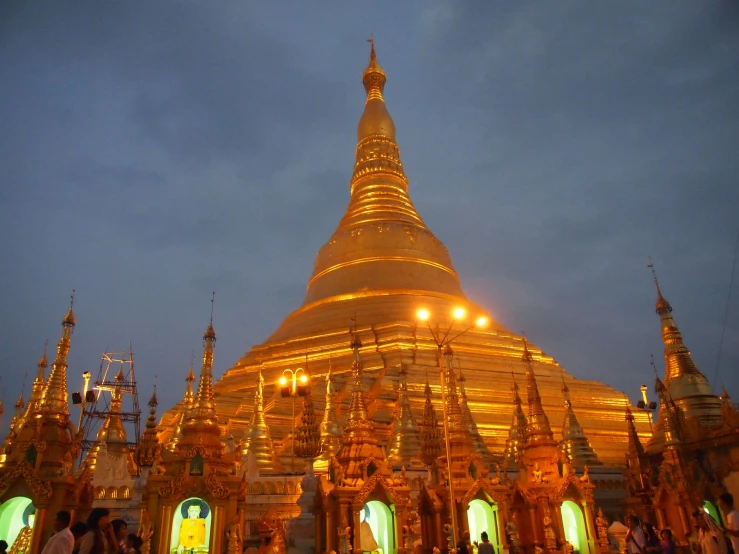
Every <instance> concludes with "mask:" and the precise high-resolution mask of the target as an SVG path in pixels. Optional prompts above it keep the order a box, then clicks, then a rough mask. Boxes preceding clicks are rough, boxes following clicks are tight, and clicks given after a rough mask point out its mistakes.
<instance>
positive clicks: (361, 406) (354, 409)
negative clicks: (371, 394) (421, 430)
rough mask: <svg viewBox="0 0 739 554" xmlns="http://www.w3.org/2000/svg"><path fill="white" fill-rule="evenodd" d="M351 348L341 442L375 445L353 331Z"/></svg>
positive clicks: (355, 337) (356, 338)
mask: <svg viewBox="0 0 739 554" xmlns="http://www.w3.org/2000/svg"><path fill="white" fill-rule="evenodd" d="M351 347H352V350H353V351H354V361H353V362H352V388H351V400H350V402H349V410H348V411H347V414H346V423H345V424H344V440H343V442H344V444H346V443H347V440H350V441H356V440H358V439H360V438H361V439H362V440H364V441H369V442H370V443H372V444H377V438H376V437H375V428H374V426H373V425H372V420H371V419H370V417H369V412H368V411H367V403H366V402H365V399H364V387H363V371H362V362H361V360H360V359H359V349H360V348H361V347H362V341H361V340H359V335H357V333H356V331H355V330H352V342H351Z"/></svg>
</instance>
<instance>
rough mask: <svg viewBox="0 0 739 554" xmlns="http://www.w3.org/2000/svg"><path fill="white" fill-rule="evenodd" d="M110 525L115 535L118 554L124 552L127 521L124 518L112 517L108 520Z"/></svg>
mask: <svg viewBox="0 0 739 554" xmlns="http://www.w3.org/2000/svg"><path fill="white" fill-rule="evenodd" d="M110 525H111V527H113V534H114V535H115V543H116V545H117V546H118V552H119V554H125V552H126V536H127V535H128V523H126V520H125V519H114V520H113V521H111V522H110Z"/></svg>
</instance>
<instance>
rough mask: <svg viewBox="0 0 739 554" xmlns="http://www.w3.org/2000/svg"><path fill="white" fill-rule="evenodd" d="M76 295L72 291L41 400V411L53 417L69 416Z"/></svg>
mask: <svg viewBox="0 0 739 554" xmlns="http://www.w3.org/2000/svg"><path fill="white" fill-rule="evenodd" d="M74 295H75V291H74V290H72V297H71V302H70V305H69V311H68V312H67V315H65V316H64V319H62V336H61V338H60V339H59V343H58V344H57V348H56V358H55V360H54V363H53V364H52V367H51V373H50V374H49V381H48V383H47V384H46V387H45V388H44V390H43V393H42V395H41V399H40V400H39V411H40V412H42V413H47V414H51V415H54V416H56V415H66V416H68V415H69V406H68V396H67V355H68V354H69V347H70V345H71V343H72V331H73V330H74V326H75V325H76V318H75V316H74V311H73V309H72V308H73V307H74Z"/></svg>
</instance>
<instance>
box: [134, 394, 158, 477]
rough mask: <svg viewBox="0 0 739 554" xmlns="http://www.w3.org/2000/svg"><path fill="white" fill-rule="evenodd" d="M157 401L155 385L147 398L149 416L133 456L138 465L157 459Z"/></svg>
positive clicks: (151, 463)
mask: <svg viewBox="0 0 739 554" xmlns="http://www.w3.org/2000/svg"><path fill="white" fill-rule="evenodd" d="M158 405H159V401H158V400H157V390H156V387H155V388H154V391H153V392H152V393H151V398H149V417H148V418H147V419H146V425H145V427H144V433H143V434H142V436H141V440H140V441H139V443H138V444H137V445H136V452H135V458H136V463H137V464H138V465H139V466H140V467H151V466H153V465H154V462H155V461H156V459H157V454H158V453H159V443H158V441H157V424H156V414H157V406H158Z"/></svg>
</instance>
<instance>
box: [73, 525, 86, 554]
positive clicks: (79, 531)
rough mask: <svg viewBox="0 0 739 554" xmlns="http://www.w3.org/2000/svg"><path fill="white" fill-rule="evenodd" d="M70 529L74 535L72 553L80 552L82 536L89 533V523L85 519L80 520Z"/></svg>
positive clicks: (77, 553)
mask: <svg viewBox="0 0 739 554" xmlns="http://www.w3.org/2000/svg"><path fill="white" fill-rule="evenodd" d="M69 530H70V531H72V536H73V537H74V548H73V549H72V554H79V551H80V543H81V542H82V537H84V536H85V533H87V524H86V523H85V522H84V521H78V522H77V523H75V524H73V525H72V527H70V528H69Z"/></svg>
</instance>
